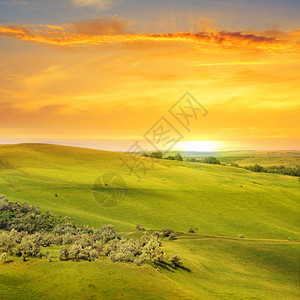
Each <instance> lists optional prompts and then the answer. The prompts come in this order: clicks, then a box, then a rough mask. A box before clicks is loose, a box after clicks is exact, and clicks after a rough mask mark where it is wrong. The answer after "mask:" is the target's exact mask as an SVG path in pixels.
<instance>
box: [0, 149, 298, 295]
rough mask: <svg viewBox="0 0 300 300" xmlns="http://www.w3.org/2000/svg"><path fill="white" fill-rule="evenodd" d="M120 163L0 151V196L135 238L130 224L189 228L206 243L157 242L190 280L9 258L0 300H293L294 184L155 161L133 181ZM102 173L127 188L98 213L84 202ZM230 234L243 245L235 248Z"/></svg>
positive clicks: (114, 156)
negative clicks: (179, 260)
mask: <svg viewBox="0 0 300 300" xmlns="http://www.w3.org/2000/svg"><path fill="white" fill-rule="evenodd" d="M120 157H125V154H121V153H114V152H106V151H97V150H88V149H81V148H72V147H62V146H55V145H43V144H21V145H4V146H0V186H1V190H0V193H2V194H5V195H6V196H7V197H8V198H9V199H10V200H11V201H15V200H20V201H28V202H30V203H33V204H36V205H38V206H40V207H41V209H44V210H47V209H51V210H52V212H54V213H56V214H60V215H68V216H70V217H71V218H72V219H73V220H75V221H76V222H78V223H80V224H89V225H92V226H95V227H100V226H102V225H103V224H108V223H110V224H113V225H115V228H116V230H117V231H121V232H126V231H133V230H135V224H137V223H139V224H141V225H142V226H143V227H146V228H147V229H162V228H164V227H171V228H174V229H175V230H176V231H185V232H186V231H187V229H188V227H189V226H190V225H193V226H195V227H197V228H198V229H199V232H200V233H201V234H205V235H206V236H201V235H199V234H195V235H193V236H192V238H191V237H190V236H189V235H184V236H182V237H181V238H180V239H178V240H176V241H172V242H169V241H166V242H165V243H164V247H165V249H166V251H167V252H168V253H169V254H172V253H173V252H174V251H177V253H178V254H179V255H180V256H182V257H183V260H184V262H185V266H186V267H187V268H189V269H190V270H191V272H188V271H187V270H173V269H170V268H169V270H168V268H162V267H159V270H160V272H158V271H155V269H154V268H152V267H150V266H148V265H145V266H142V267H140V268H139V267H136V266H134V265H131V264H112V263H110V262H109V261H108V260H99V261H96V262H93V263H88V262H80V263H78V264H77V263H72V262H59V261H54V262H53V263H48V262H46V260H30V261H29V262H27V263H25V264H24V263H22V262H21V261H19V260H18V259H14V261H13V262H12V263H9V264H6V265H4V266H0V299H2V298H5V299H6V298H7V299H13V298H14V299H18V297H19V298H23V299H26V297H27V298H28V299H29V298H31V299H32V298H33V297H36V298H39V299H40V298H44V299H53V297H52V296H53V295H54V294H53V293H55V292H54V290H55V289H56V290H57V291H58V292H57V293H60V294H59V295H61V296H57V298H58V299H62V298H63V294H64V295H66V296H67V297H65V298H70V297H71V295H72V297H71V298H74V299H81V298H92V297H96V298H97V299H102V298H103V299H117V298H122V297H123V298H125V299H176V298H180V295H182V298H183V299H184V297H185V298H186V299H210V298H217V299H220V298H221V299H296V298H297V296H298V295H297V292H298V291H297V284H298V269H299V262H298V254H299V243H297V242H294V241H297V240H299V237H300V234H299V223H300V222H299V215H300V209H299V199H300V189H299V187H300V183H299V181H298V179H297V178H294V177H289V176H281V175H277V174H265V173H254V172H250V171H247V170H244V169H239V168H233V167H228V166H217V165H205V164H199V163H188V162H174V161H168V160H160V161H159V163H156V164H155V166H154V168H153V169H152V170H149V171H147V173H146V176H144V178H143V179H142V180H141V181H140V182H138V181H137V178H136V177H135V176H134V175H128V174H127V172H128V170H127V169H126V167H124V166H122V165H121V160H120ZM143 160H144V162H145V163H147V164H149V159H146V158H143ZM105 172H116V173H118V174H120V175H121V176H122V177H123V178H124V180H125V181H126V184H127V187H128V193H127V197H126V198H125V199H124V201H123V202H122V203H121V204H120V205H118V206H115V207H111V208H107V207H103V206H102V205H99V203H98V202H97V201H96V200H95V199H94V197H93V194H92V186H93V183H94V182H95V180H96V179H97V178H98V176H100V175H101V174H102V173H105ZM162 178H165V181H163V180H162ZM108 189H110V187H108ZM55 194H58V197H55ZM239 234H243V235H245V237H246V239H236V238H237V237H238V235H239ZM217 237H218V238H217ZM288 238H291V240H292V241H288V240H287V239H288ZM155 272H156V273H155ZM24 274H26V279H23V280H22V278H24V276H25V275H24ZM126 275H128V276H126ZM39 278H41V282H43V283H42V284H38V283H37V281H38V279H39ZM84 278H89V280H90V282H89V281H88V280H86V279H84ZM68 280H71V283H70V284H68ZM89 284H91V286H90V287H89ZM137 285H138V286H139V288H138V287H137ZM93 286H95V287H96V290H94V288H93ZM1 293H2V294H1ZM8 295H12V296H11V297H10V298H9V297H8ZM22 296H23V297H22Z"/></svg>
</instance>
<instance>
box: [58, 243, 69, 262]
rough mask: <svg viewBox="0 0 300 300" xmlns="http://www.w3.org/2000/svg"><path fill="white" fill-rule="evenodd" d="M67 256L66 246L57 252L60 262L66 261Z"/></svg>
mask: <svg viewBox="0 0 300 300" xmlns="http://www.w3.org/2000/svg"><path fill="white" fill-rule="evenodd" d="M68 256H69V252H68V249H67V247H66V246H61V247H60V248H59V252H58V258H59V259H60V260H67V259H68Z"/></svg>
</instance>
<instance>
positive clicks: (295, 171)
mask: <svg viewBox="0 0 300 300" xmlns="http://www.w3.org/2000/svg"><path fill="white" fill-rule="evenodd" d="M236 166H238V165H236ZM244 168H245V169H247V170H250V171H252V172H263V173H275V174H282V175H290V176H297V177H300V167H299V166H296V167H293V168H291V167H285V166H283V165H282V166H271V167H263V166H260V165H258V164H255V165H254V166H246V167H244Z"/></svg>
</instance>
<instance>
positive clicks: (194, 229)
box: [188, 226, 198, 233]
mask: <svg viewBox="0 0 300 300" xmlns="http://www.w3.org/2000/svg"><path fill="white" fill-rule="evenodd" d="M196 231H198V228H196V227H193V226H190V227H189V230H188V232H189V233H195V232H196Z"/></svg>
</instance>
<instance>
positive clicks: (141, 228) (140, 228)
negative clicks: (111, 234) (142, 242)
mask: <svg viewBox="0 0 300 300" xmlns="http://www.w3.org/2000/svg"><path fill="white" fill-rule="evenodd" d="M135 228H136V229H137V230H140V231H145V230H146V229H145V228H143V227H141V225H140V224H136V226H135Z"/></svg>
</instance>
